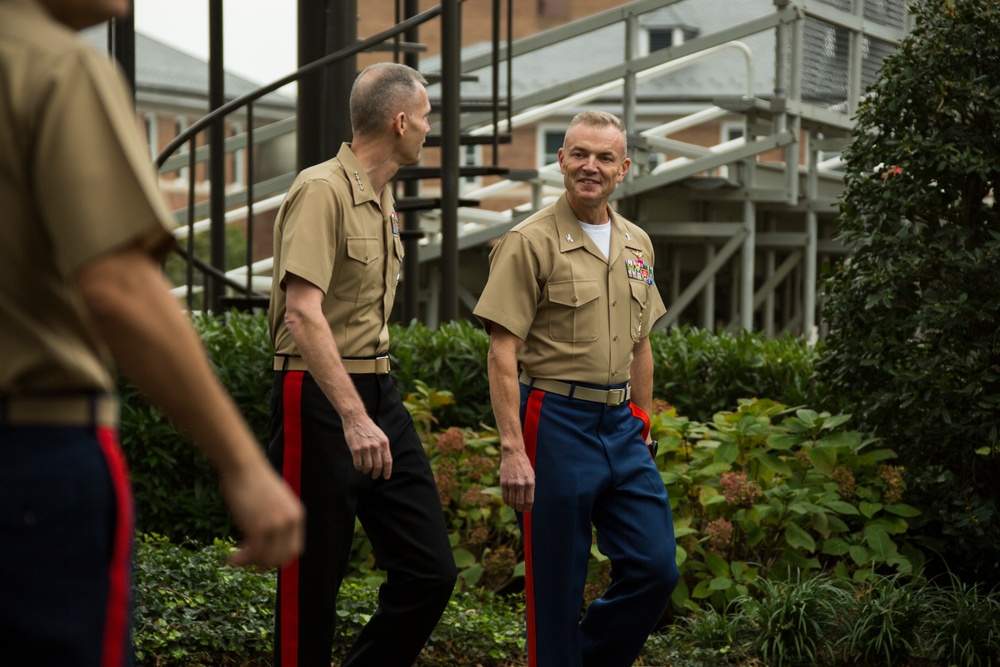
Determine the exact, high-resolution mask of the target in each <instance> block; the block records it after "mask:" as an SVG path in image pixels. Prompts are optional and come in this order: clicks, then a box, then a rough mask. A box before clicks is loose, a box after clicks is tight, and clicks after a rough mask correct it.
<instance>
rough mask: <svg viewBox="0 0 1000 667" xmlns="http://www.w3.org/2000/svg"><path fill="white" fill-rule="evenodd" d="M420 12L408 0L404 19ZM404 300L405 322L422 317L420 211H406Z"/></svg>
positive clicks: (412, 37)
mask: <svg viewBox="0 0 1000 667" xmlns="http://www.w3.org/2000/svg"><path fill="white" fill-rule="evenodd" d="M419 12H420V3H419V1H418V0H405V4H404V7H403V14H404V17H403V18H406V19H408V18H412V17H414V16H416V15H417V14H418V13H419ZM403 41H405V42H409V43H411V44H417V43H419V42H420V27H419V26H413V27H412V28H410V29H409V30H407V31H406V32H405V33H403ZM403 63H404V64H406V65H408V66H410V67H412V68H413V69H417V68H418V67H419V65H420V54H418V53H415V52H413V51H407V52H406V53H404V54H403ZM403 196H404V197H406V198H408V199H409V198H413V197H418V196H420V181H418V180H417V179H415V178H414V179H409V180H405V181H403ZM400 236H401V237H402V239H403V251H404V253H405V254H406V257H405V258H404V260H403V303H402V307H401V311H402V319H403V324H409V323H410V322H412V321H413V320H415V319H417V318H418V317H420V260H419V257H418V255H419V254H420V239H421V238H423V236H424V232H423V230H421V229H420V213H419V212H417V211H405V212H404V213H403V231H401V232H400Z"/></svg>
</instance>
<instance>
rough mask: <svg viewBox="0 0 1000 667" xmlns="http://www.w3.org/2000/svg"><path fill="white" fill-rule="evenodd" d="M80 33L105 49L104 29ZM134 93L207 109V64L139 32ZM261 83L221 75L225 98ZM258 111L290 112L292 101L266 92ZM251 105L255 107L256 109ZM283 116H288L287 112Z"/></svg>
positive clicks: (259, 103) (235, 95) (248, 90)
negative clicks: (223, 82) (268, 109)
mask: <svg viewBox="0 0 1000 667" xmlns="http://www.w3.org/2000/svg"><path fill="white" fill-rule="evenodd" d="M80 36H81V37H83V38H84V39H85V40H86V41H88V42H90V43H91V44H92V45H93V46H94V47H95V48H97V49H99V50H101V51H107V44H108V38H107V28H106V26H105V25H103V24H102V25H97V26H94V27H93V28H88V29H86V30H83V31H81V33H80ZM135 61H136V63H135V78H136V94H137V97H138V98H139V100H140V102H141V101H143V98H144V97H146V98H147V99H152V100H155V101H159V102H161V103H165V104H176V105H179V106H184V107H188V106H193V107H196V108H197V109H199V111H207V100H208V63H207V62H206V61H204V60H202V59H201V58H198V57H196V56H193V55H190V54H188V53H184V52H183V51H179V50H177V49H175V48H174V47H172V46H168V45H167V44H164V43H163V42H160V41H158V40H156V39H153V38H152V37H149V36H147V35H144V34H142V33H140V32H136V34H135ZM260 87H261V84H257V83H254V82H252V81H248V80H247V79H244V78H242V77H239V76H237V75H235V74H231V73H229V72H227V73H226V76H225V89H226V100H227V101H228V100H231V99H234V98H236V97H239V96H240V95H244V94H246V93H249V92H252V91H254V90H256V89H257V88H260ZM257 105H259V106H260V107H261V108H262V110H263V109H266V108H270V109H271V110H272V111H277V110H285V111H286V112H292V111H294V109H295V101H294V100H293V99H291V98H289V97H286V96H285V95H282V94H281V93H279V92H274V93H269V94H268V95H265V96H264V97H263V98H262V99H261V100H260V101H258V103H257ZM257 105H255V109H256V108H258V107H257ZM283 115H288V114H287V113H285V114H283Z"/></svg>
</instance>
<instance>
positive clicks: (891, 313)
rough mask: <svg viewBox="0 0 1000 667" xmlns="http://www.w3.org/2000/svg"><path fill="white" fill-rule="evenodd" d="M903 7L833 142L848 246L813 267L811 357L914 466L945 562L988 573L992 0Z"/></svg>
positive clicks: (997, 169)
mask: <svg viewBox="0 0 1000 667" xmlns="http://www.w3.org/2000/svg"><path fill="white" fill-rule="evenodd" d="M912 8H913V11H914V13H915V18H916V25H915V28H914V30H913V31H912V32H911V33H910V35H909V37H908V38H907V39H906V40H904V41H903V42H902V43H901V44H900V46H899V48H898V49H897V50H896V52H895V53H894V54H892V55H890V56H889V57H887V58H886V59H885V60H884V61H883V64H882V69H881V72H880V74H879V77H878V80H877V81H876V82H875V84H874V85H873V86H872V88H871V89H870V91H869V94H868V95H867V96H866V98H865V100H864V101H863V102H862V103H861V105H860V106H859V108H858V115H857V125H856V128H855V131H854V132H853V136H854V141H853V143H852V144H851V145H850V146H849V147H848V149H847V151H846V152H845V159H846V163H847V165H846V172H845V186H846V189H845V193H844V197H843V204H842V208H841V216H840V218H839V226H840V238H841V239H842V240H843V241H844V242H845V243H846V244H847V245H848V246H849V247H850V248H851V249H852V254H851V256H850V257H849V258H848V259H847V260H846V261H844V262H842V263H841V264H840V265H839V266H838V268H837V270H836V271H835V272H834V273H833V275H831V276H830V277H829V280H828V283H827V291H828V293H829V294H828V298H827V300H826V307H825V315H826V318H827V320H828V321H829V323H830V333H829V335H828V337H827V339H826V341H827V345H828V348H829V355H828V357H827V358H826V360H825V361H824V362H823V364H822V366H821V368H822V373H823V376H824V378H825V380H826V381H828V382H829V384H830V386H831V390H832V391H833V392H836V393H837V394H838V395H840V396H842V397H843V398H844V399H845V400H846V401H847V405H846V407H845V409H846V410H848V411H850V412H853V413H854V414H855V415H856V416H857V417H858V419H859V423H860V425H861V428H863V429H865V430H866V431H868V432H873V433H875V434H876V435H878V436H879V437H882V438H883V439H885V440H886V441H887V442H889V443H891V444H892V446H893V447H896V448H898V451H899V455H900V458H901V461H902V462H903V463H904V465H906V466H907V467H908V468H910V469H911V471H912V472H913V473H914V474H916V475H919V476H920V479H921V480H922V483H921V484H919V485H917V484H913V485H911V486H912V487H913V488H914V490H915V491H916V492H917V493H918V494H919V498H918V499H917V500H918V501H919V502H920V503H921V504H925V505H926V506H927V507H928V508H930V509H929V511H928V512H927V515H928V517H929V518H930V519H931V520H932V524H931V525H930V526H928V528H927V529H926V531H927V532H929V533H931V534H936V535H937V537H938V538H939V540H940V543H941V544H946V545H947V552H948V553H947V561H948V564H949V566H950V567H951V568H952V569H953V570H957V571H960V572H961V573H962V574H963V575H964V576H967V577H969V576H972V577H977V578H980V579H982V580H983V581H991V580H992V579H993V578H994V575H995V572H996V568H997V567H998V559H997V556H996V554H997V553H998V551H1000V533H998V532H997V531H995V530H994V531H989V532H988V533H985V534H982V533H981V532H980V531H979V530H978V528H977V527H976V525H975V522H973V521H971V520H970V519H971V516H973V513H974V512H980V511H981V512H984V513H987V514H989V515H991V516H992V515H996V513H997V511H998V507H997V498H996V494H995V490H996V488H997V485H998V484H1000V451H998V446H1000V435H998V423H1000V418H998V417H1000V330H998V328H997V322H998V321H1000V290H998V287H997V285H998V283H997V275H998V274H1000V209H998V208H997V206H996V205H995V202H994V200H993V198H994V197H995V196H996V193H997V189H998V186H1000V95H998V91H1000V76H998V72H1000V40H998V39H997V38H996V28H997V26H998V25H1000V4H998V3H996V2H994V1H993V0H966V1H962V2H956V1H955V0H928V1H927V2H920V3H913V4H912ZM943 471H951V472H952V473H953V475H943V474H941V473H942V472H943ZM967 487H969V488H971V493H969V492H967V491H966V489H967ZM958 496H966V497H967V502H965V503H963V504H962V506H960V507H955V506H954V505H952V500H953V499H955V498H956V497H958ZM966 508H972V511H971V512H970V511H968V510H966ZM977 542H978V545H979V546H978V548H974V550H970V547H976V544H977Z"/></svg>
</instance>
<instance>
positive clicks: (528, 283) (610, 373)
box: [474, 194, 666, 385]
mask: <svg viewBox="0 0 1000 667" xmlns="http://www.w3.org/2000/svg"><path fill="white" fill-rule="evenodd" d="M609 217H610V219H611V223H610V224H611V226H612V227H611V251H610V256H609V258H605V257H604V254H603V253H602V252H601V251H600V250H599V249H598V248H597V245H596V244H595V243H594V242H593V240H591V238H590V236H589V235H588V234H587V233H586V232H584V231H583V229H582V228H581V226H580V225H581V223H580V222H579V220H577V217H576V214H575V213H574V212H573V209H572V208H571V207H570V205H569V202H568V201H567V200H566V195H565V194H564V195H563V196H562V197H561V198H560V199H559V200H558V201H557V202H556V203H555V204H552V205H551V206H548V207H546V208H544V209H542V210H541V211H539V212H537V213H535V214H534V215H532V216H531V217H530V218H528V219H527V220H525V221H524V222H522V223H520V224H519V225H517V226H516V227H514V228H513V229H511V230H510V231H509V232H508V233H507V234H506V235H505V236H504V237H503V239H501V241H500V243H499V244H497V246H496V247H495V248H494V249H493V252H491V253H490V276H489V279H488V280H487V283H486V288H485V289H484V290H483V294H482V296H481V297H480V299H479V303H478V304H477V305H476V309H475V311H474V312H475V315H476V316H477V317H479V318H480V319H482V320H483V321H484V322H485V323H486V326H487V327H489V325H490V323H492V322H495V323H497V324H499V325H501V326H503V327H504V328H505V329H507V330H509V331H510V332H511V333H513V334H514V335H515V336H517V337H518V338H520V339H521V340H523V341H524V345H523V346H522V348H521V352H520V354H519V355H518V361H519V362H520V365H521V368H522V370H524V371H525V372H526V373H527V374H528V375H530V376H531V377H533V378H536V379H548V380H563V381H567V382H587V383H591V384H597V385H612V384H618V383H621V382H626V381H627V380H629V371H630V366H631V364H632V349H633V347H634V345H635V344H636V343H637V342H639V341H640V340H641V339H642V338H643V337H645V336H647V335H648V334H649V329H650V327H651V326H652V324H653V323H654V322H655V321H656V320H658V319H659V318H660V317H662V316H663V315H664V314H665V313H666V308H665V307H664V305H663V300H662V299H661V298H660V294H659V291H658V290H657V289H656V285H655V282H654V280H653V246H652V243H651V242H650V240H649V237H648V236H647V235H646V233H645V232H644V231H643V230H642V229H640V228H639V227H637V226H636V225H634V224H632V223H631V222H629V221H627V220H625V218H623V217H621V216H620V215H618V214H617V213H614V212H613V211H611V212H609Z"/></svg>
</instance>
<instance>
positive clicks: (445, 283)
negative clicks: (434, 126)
mask: <svg viewBox="0 0 1000 667" xmlns="http://www.w3.org/2000/svg"><path fill="white" fill-rule="evenodd" d="M461 34H462V10H461V5H460V4H459V1H458V0H444V2H443V3H442V12H441V127H442V132H441V304H440V307H441V310H440V314H441V318H440V320H441V322H450V321H452V320H454V319H457V318H458V173H459V157H460V155H459V150H460V142H459V136H458V135H459V126H460V125H459V123H460V116H461V109H460V107H459V97H460V88H459V86H460V85H461V82H460V72H459V67H460V63H461V58H462V44H461Z"/></svg>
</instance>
